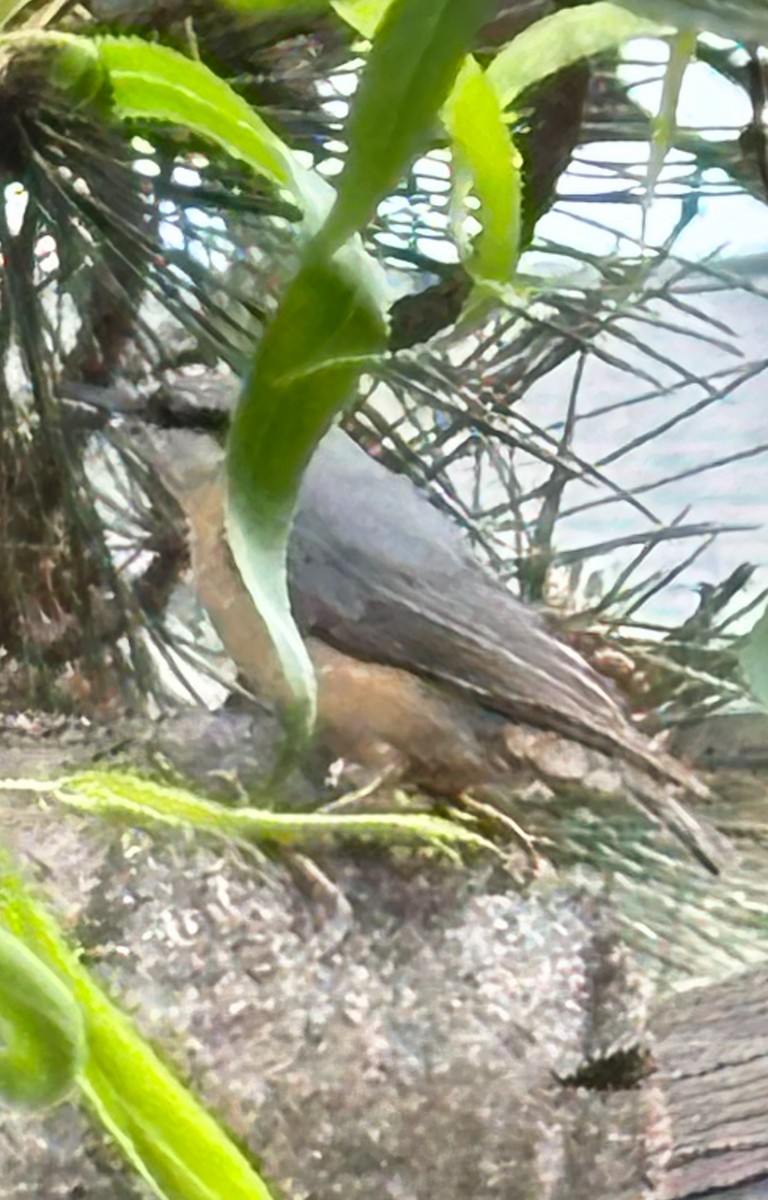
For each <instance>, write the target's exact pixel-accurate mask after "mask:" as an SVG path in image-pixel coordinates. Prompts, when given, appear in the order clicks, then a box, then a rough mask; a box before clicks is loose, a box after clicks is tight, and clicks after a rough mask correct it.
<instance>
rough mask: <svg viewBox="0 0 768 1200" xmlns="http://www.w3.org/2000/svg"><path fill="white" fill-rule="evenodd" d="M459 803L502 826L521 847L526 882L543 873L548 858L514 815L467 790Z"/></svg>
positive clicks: (482, 818)
mask: <svg viewBox="0 0 768 1200" xmlns="http://www.w3.org/2000/svg"><path fill="white" fill-rule="evenodd" d="M458 804H459V805H460V806H461V808H462V809H463V810H464V811H465V812H468V813H470V814H471V815H472V816H473V817H475V818H476V819H477V820H479V821H482V822H483V823H485V824H488V823H490V824H492V825H494V826H496V827H497V828H500V829H501V830H502V831H503V832H504V833H505V834H506V835H507V836H508V837H510V838H511V839H512V840H513V841H514V842H516V843H517V844H518V846H520V847H521V849H522V851H523V854H524V856H525V861H526V863H527V868H528V869H527V872H526V877H525V879H524V881H523V882H524V883H526V884H527V883H530V882H532V880H534V879H536V878H537V877H538V876H539V875H541V873H542V870H543V869H544V866H545V864H546V859H545V858H544V857H543V855H541V854H539V851H538V850H537V848H536V841H537V839H536V838H534V837H532V836H531V834H529V833H528V832H527V831H526V830H525V829H523V827H522V825H520V824H519V823H518V822H517V821H516V820H515V819H514V817H512V816H510V815H509V813H506V812H503V811H502V809H500V808H499V807H498V806H497V805H495V804H493V803H491V802H490V801H487V800H478V799H477V798H476V797H475V796H471V795H468V794H467V793H466V792H464V793H463V794H462V795H461V796H459V798H458Z"/></svg>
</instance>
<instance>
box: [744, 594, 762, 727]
mask: <svg viewBox="0 0 768 1200" xmlns="http://www.w3.org/2000/svg"><path fill="white" fill-rule="evenodd" d="M739 662H740V663H741V669H742V671H743V672H744V677H745V679H746V681H747V683H748V684H749V689H750V691H751V692H752V695H753V696H754V697H755V699H756V700H759V701H760V703H761V704H762V705H764V706H765V708H768V608H766V610H765V612H764V613H763V615H762V617H760V619H759V620H758V621H757V622H756V623H755V624H754V625H753V627H752V630H751V632H750V633H749V634H748V635H747V637H746V639H745V641H744V644H743V646H742V648H741V650H740V652H739Z"/></svg>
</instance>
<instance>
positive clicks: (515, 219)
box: [443, 57, 523, 283]
mask: <svg viewBox="0 0 768 1200" xmlns="http://www.w3.org/2000/svg"><path fill="white" fill-rule="evenodd" d="M443 120H444V121H445V125H446V128H447V130H448V132H449V134H450V136H451V141H452V144H453V152H454V157H455V160H456V166H457V167H458V168H459V170H461V169H462V168H464V169H465V170H466V171H467V173H468V175H469V177H470V179H471V183H472V187H473V190H474V192H475V195H476V196H477V198H478V199H479V201H480V221H481V222H482V231H481V233H480V234H479V235H478V237H477V240H476V242H475V246H474V252H473V254H472V257H471V258H470V261H469V262H468V264H467V265H468V267H469V269H470V270H471V271H472V272H473V274H475V275H477V276H479V277H480V278H482V279H492V280H496V281H497V282H499V283H506V282H507V281H508V280H509V279H510V277H511V275H512V274H513V272H514V269H515V267H516V265H517V260H518V257H519V255H520V212H521V199H522V166H523V164H522V158H521V156H520V154H519V152H518V150H517V149H516V147H515V146H514V145H513V143H512V139H511V138H510V134H509V130H508V128H507V126H506V123H505V121H504V119H503V114H502V109H501V105H500V103H499V99H498V96H497V94H496V91H495V90H494V88H493V87H492V86H491V84H490V82H489V80H488V77H487V75H486V74H485V73H484V72H483V71H482V70H481V68H480V66H479V65H478V64H477V62H476V61H475V60H474V59H473V58H472V57H468V58H466V59H465V60H464V63H463V65H462V68H461V71H460V72H459V76H458V79H457V80H456V84H455V86H454V88H453V90H452V92H451V94H450V96H449V97H448V100H447V101H446V103H445V105H444V107H443Z"/></svg>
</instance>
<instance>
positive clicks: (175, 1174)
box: [0, 860, 271, 1200]
mask: <svg viewBox="0 0 768 1200" xmlns="http://www.w3.org/2000/svg"><path fill="white" fill-rule="evenodd" d="M0 921H2V923H3V924H4V925H5V926H7V927H8V928H9V929H10V930H12V931H13V933H14V935H15V936H16V937H17V938H18V939H20V940H21V941H22V942H23V943H24V945H25V947H26V950H27V952H28V953H31V954H32V955H33V956H36V957H37V958H38V959H39V960H40V961H41V962H42V963H44V964H45V967H46V968H47V970H48V971H49V972H55V974H56V975H57V976H58V977H59V979H60V980H61V986H62V988H63V989H64V991H65V993H67V994H68V995H69V998H70V1002H73V1003H75V1004H76V1005H77V1008H78V1010H79V1012H80V1014H81V1019H82V1022H83V1024H84V1028H85V1034H86V1038H87V1044H88V1052H89V1053H88V1058H87V1059H86V1060H85V1061H84V1063H83V1065H82V1069H81V1070H80V1073H79V1075H78V1077H77V1083H78V1086H79V1088H80V1090H81V1091H82V1093H83V1094H84V1096H85V1097H86V1099H87V1101H88V1102H89V1103H90V1105H91V1106H92V1107H93V1108H94V1109H95V1111H96V1112H97V1114H98V1116H99V1117H100V1118H101V1120H102V1122H103V1123H104V1125H105V1126H106V1128H107V1130H108V1131H109V1133H110V1134H111V1135H112V1137H113V1138H114V1140H115V1141H116V1142H117V1143H118V1145H119V1146H120V1148H121V1149H122V1151H123V1153H124V1154H125V1156H126V1158H127V1159H128V1160H129V1162H130V1163H131V1164H132V1166H133V1167H134V1169H135V1170H136V1171H137V1172H138V1173H139V1174H140V1175H142V1176H143V1178H144V1179H145V1180H146V1181H147V1183H148V1184H149V1185H150V1186H151V1187H152V1189H153V1190H154V1192H155V1193H156V1195H157V1196H159V1197H161V1200H271V1197H270V1193H269V1191H268V1189H267V1187H266V1186H265V1184H264V1183H263V1182H262V1180H261V1179H260V1178H259V1176H258V1175H257V1174H256V1172H255V1171H254V1169H253V1167H252V1166H251V1164H250V1163H249V1162H248V1160H247V1158H246V1157H245V1156H244V1155H243V1154H242V1153H241V1151H240V1150H238V1148H237V1147H236V1146H235V1145H234V1143H233V1142H232V1141H231V1140H230V1139H229V1138H228V1137H227V1135H226V1134H225V1133H224V1131H223V1129H222V1128H221V1127H220V1126H219V1125H218V1123H217V1122H216V1121H215V1120H214V1119H213V1117H211V1116H210V1115H209V1114H208V1113H207V1112H206V1111H205V1109H204V1108H203V1107H202V1106H201V1105H200V1104H199V1103H198V1101H197V1100H195V1098H194V1097H193V1096H192V1094H191V1093H190V1092H188V1091H187V1089H186V1088H184V1087H183V1086H182V1085H181V1084H180V1083H179V1081H178V1080H177V1079H176V1078H175V1077H174V1075H173V1074H172V1073H171V1072H170V1071H169V1070H168V1069H167V1068H166V1067H165V1066H164V1065H163V1063H162V1062H161V1061H160V1059H159V1058H158V1057H157V1055H156V1054H155V1053H154V1052H153V1051H152V1050H151V1049H150V1048H149V1046H148V1045H147V1044H146V1043H145V1042H144V1041H143V1040H142V1038H141V1037H140V1036H139V1034H138V1033H137V1031H136V1029H135V1027H134V1025H133V1023H132V1022H131V1021H130V1020H129V1019H128V1018H127V1017H126V1016H125V1015H124V1014H123V1013H121V1012H120V1010H119V1009H118V1008H117V1006H116V1005H114V1004H113V1003H112V1001H111V1000H109V999H108V998H107V996H106V995H105V994H104V992H103V991H102V989H101V988H100V987H99V985H98V983H96V981H95V980H94V979H93V977H92V976H91V975H90V973H89V972H88V971H87V970H86V969H85V968H84V967H83V966H82V965H81V964H80V962H79V960H78V958H77V955H76V954H75V953H74V952H73V951H72V950H71V949H70V948H69V946H67V944H66V942H65V940H64V938H63V937H62V935H61V933H60V931H59V929H58V927H57V925H56V922H55V921H54V920H53V918H52V917H51V916H50V914H49V913H48V912H47V911H46V910H45V908H44V907H43V906H42V905H41V904H40V903H39V902H38V901H37V900H35V899H34V898H33V897H32V895H31V894H30V893H29V891H28V890H27V888H26V887H25V886H24V884H23V883H22V881H21V879H20V878H19V877H18V876H17V875H16V873H15V872H14V871H13V870H12V868H11V867H10V864H9V863H8V862H7V860H4V861H3V864H2V874H0Z"/></svg>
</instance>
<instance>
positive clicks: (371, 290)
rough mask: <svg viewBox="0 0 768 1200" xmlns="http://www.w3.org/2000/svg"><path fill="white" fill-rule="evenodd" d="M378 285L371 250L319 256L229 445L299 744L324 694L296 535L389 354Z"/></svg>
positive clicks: (250, 576)
mask: <svg viewBox="0 0 768 1200" xmlns="http://www.w3.org/2000/svg"><path fill="white" fill-rule="evenodd" d="M366 267H367V268H368V269H366ZM376 282H377V274H376V272H375V271H374V264H373V263H372V262H371V263H368V264H366V263H365V259H364V257H363V255H362V252H358V253H355V252H354V251H352V252H342V253H341V254H339V255H338V256H337V257H336V258H335V259H334V260H332V261H323V260H321V259H314V258H310V260H309V261H308V262H307V263H306V265H305V266H304V267H303V269H302V270H301V271H300V272H299V274H298V276H297V277H296V279H295V280H294V281H293V283H292V284H291V286H290V287H289V289H288V292H287V293H286V296H285V298H284V300H283V302H282V304H281V306H280V308H279V309H278V312H277V314H276V316H275V319H274V320H273V321H272V323H271V325H270V326H269V328H268V330H267V332H266V334H265V336H264V339H263V341H262V344H261V346H260V347H259V350H258V351H257V354H256V358H255V360H254V364H253V367H252V370H251V373H250V376H249V379H248V381H247V383H246V385H245V387H244V389H243V393H242V396H241V399H240V403H239V405H238V409H237V412H236V414H235V419H234V422H233V425H232V430H231V433H230V438H229V446H228V458H227V470H228V478H229V510H228V522H227V527H228V535H229V542H230V546H231V548H232V552H233V554H234V556H235V560H236V562H237V565H238V567H239V569H240V573H241V575H242V577H243V580H244V581H245V583H246V585H247V587H248V589H249V591H250V593H251V596H252V598H253V601H254V603H255V604H256V607H257V608H258V610H259V612H260V613H261V615H262V617H263V618H264V620H265V621H266V623H267V626H268V628H269V630H270V633H271V636H272V641H273V643H274V645H275V648H276V650H277V653H278V655H279V658H280V663H281V665H282V669H283V672H284V674H285V678H286V681H287V683H288V686H289V688H290V690H291V694H292V696H293V698H294V704H293V706H292V716H293V722H294V728H295V731H296V734H297V736H298V737H299V738H301V736H303V734H304V733H305V731H307V730H308V729H310V728H311V727H312V725H313V723H314V716H315V686H314V673H313V670H312V664H311V662H310V660H309V656H308V655H307V652H306V648H305V646H304V642H303V639H302V637H301V634H300V633H299V630H298V628H297V627H296V625H295V623H294V621H293V619H292V617H291V609H290V601H289V598H288V580H287V563H286V553H287V545H288V535H289V532H290V526H291V520H292V517H293V511H294V507H295V504H296V497H297V495H298V491H299V487H300V484H301V476H302V474H303V471H304V468H305V466H306V464H307V462H308V461H309V458H310V457H311V454H312V452H313V450H314V448H315V446H316V444H317V442H318V441H319V439H320V437H321V436H322V434H323V433H324V432H325V431H326V429H327V428H328V426H329V424H330V422H331V421H332V420H333V417H334V416H335V414H336V413H337V412H338V411H339V410H340V409H341V408H342V407H343V406H344V404H345V403H346V402H347V400H348V399H349V396H350V394H351V392H352V389H353V387H354V385H355V382H356V380H357V376H358V374H359V372H360V364H361V362H362V361H364V360H365V357H366V356H367V355H372V354H375V353H378V352H380V351H383V350H384V348H385V346H386V332H387V331H386V323H385V317H384V306H383V304H382V301H381V296H382V293H383V288H382V289H377V288H376Z"/></svg>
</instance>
